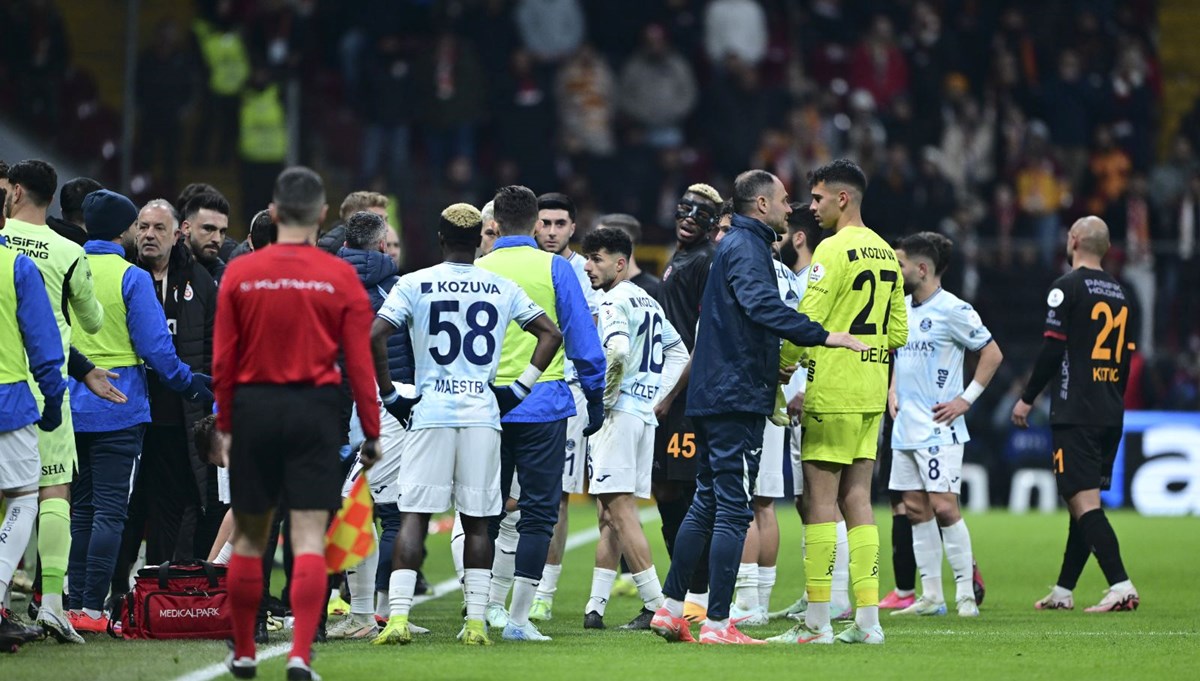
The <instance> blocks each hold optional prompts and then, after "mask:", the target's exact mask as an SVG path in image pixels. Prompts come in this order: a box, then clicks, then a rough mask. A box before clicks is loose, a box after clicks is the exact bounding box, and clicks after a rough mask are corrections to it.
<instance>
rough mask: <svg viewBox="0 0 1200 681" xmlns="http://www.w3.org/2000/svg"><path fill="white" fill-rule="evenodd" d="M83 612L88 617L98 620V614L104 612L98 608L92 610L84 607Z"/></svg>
mask: <svg viewBox="0 0 1200 681" xmlns="http://www.w3.org/2000/svg"><path fill="white" fill-rule="evenodd" d="M83 614H85V615H87V616H88V617H91V618H92V619H94V620H98V619H100V616H101V615H103V614H104V613H102V612H100V611H99V610H93V609H92V608H84V609H83Z"/></svg>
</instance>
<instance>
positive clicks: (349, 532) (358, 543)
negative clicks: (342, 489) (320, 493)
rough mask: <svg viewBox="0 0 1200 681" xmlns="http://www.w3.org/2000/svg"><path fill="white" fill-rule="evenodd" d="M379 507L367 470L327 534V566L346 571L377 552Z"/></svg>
mask: <svg viewBox="0 0 1200 681" xmlns="http://www.w3.org/2000/svg"><path fill="white" fill-rule="evenodd" d="M374 525H375V506H374V504H373V502H372V501H371V490H370V488H369V487H367V474H366V472H365V471H364V472H363V474H362V475H359V476H358V479H357V480H355V481H354V485H353V486H352V487H351V488H350V494H349V496H347V497H346V498H345V499H343V500H342V508H341V510H339V511H338V512H337V515H336V516H334V518H333V522H332V523H330V524H329V530H328V531H327V532H326V533H325V567H326V568H328V569H329V572H330V573H331V574H332V573H336V572H343V571H345V570H349V569H350V568H352V567H354V566H355V565H358V564H359V563H361V562H363V560H364V559H365V558H366V557H367V556H369V555H371V554H372V553H373V552H374V551H375V527H374Z"/></svg>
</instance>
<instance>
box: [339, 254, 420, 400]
mask: <svg viewBox="0 0 1200 681" xmlns="http://www.w3.org/2000/svg"><path fill="white" fill-rule="evenodd" d="M337 256H338V257H339V258H341V259H342V260H345V261H346V262H347V263H349V264H350V266H351V267H353V268H354V271H355V272H357V273H358V280H359V281H361V282H362V285H363V288H365V289H366V290H367V298H369V299H370V301H371V309H372V310H375V311H376V312H378V311H379V308H381V307H383V301H384V300H386V299H387V296H388V293H389V292H391V290H392V286H394V285H395V284H396V281H397V280H399V279H400V269H399V268H398V267H396V262H395V261H394V260H392V259H391V257H389V256H388V255H387V254H386V253H381V252H379V251H363V250H359V249H357V248H346V247H342V248H340V249H338V251H337ZM387 349H388V373H389V374H390V375H391V377H392V381H393V382H396V383H408V384H412V383H413V382H414V371H415V370H414V366H415V359H414V358H413V349H412V341H411V340H410V339H409V337H408V327H407V326H401V327H400V328H399V329H397V330H396V332H395V333H393V334H392V335H391V336H390V337H389V338H388V345H387Z"/></svg>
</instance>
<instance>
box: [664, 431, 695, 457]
mask: <svg viewBox="0 0 1200 681" xmlns="http://www.w3.org/2000/svg"><path fill="white" fill-rule="evenodd" d="M667 453H668V454H670V455H671V457H672V458H675V459H678V458H679V457H681V456H682V457H683V458H685V459H690V458H692V457H693V456H696V434H695V433H672V434H671V441H670V442H668V443H667Z"/></svg>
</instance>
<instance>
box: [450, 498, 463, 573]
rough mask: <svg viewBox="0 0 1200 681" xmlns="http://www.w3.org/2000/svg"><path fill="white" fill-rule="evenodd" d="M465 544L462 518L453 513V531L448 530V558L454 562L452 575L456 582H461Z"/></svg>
mask: <svg viewBox="0 0 1200 681" xmlns="http://www.w3.org/2000/svg"><path fill="white" fill-rule="evenodd" d="M466 542H467V533H466V532H465V531H463V526H462V516H460V515H459V514H458V512H457V511H455V513H454V529H452V530H450V557H451V559H453V560H454V574H456V575H458V582H459V583H460V584H461V583H462V581H463V545H464V544H466Z"/></svg>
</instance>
